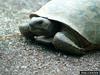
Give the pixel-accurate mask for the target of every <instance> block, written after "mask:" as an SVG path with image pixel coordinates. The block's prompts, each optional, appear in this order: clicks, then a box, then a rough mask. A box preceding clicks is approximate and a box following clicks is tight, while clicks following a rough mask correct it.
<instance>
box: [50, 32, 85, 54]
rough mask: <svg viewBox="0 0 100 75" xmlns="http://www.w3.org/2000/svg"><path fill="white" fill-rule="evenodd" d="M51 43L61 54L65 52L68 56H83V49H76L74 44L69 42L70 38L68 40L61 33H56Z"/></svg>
mask: <svg viewBox="0 0 100 75" xmlns="http://www.w3.org/2000/svg"><path fill="white" fill-rule="evenodd" d="M52 43H53V45H54V46H55V48H57V49H59V50H61V51H63V52H67V53H70V54H76V55H83V54H85V52H84V48H80V47H78V46H77V45H76V44H75V43H74V41H72V40H70V38H68V37H67V36H66V34H65V33H63V32H58V33H56V34H55V36H54V39H53V42H52Z"/></svg>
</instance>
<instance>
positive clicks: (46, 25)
mask: <svg viewBox="0 0 100 75" xmlns="http://www.w3.org/2000/svg"><path fill="white" fill-rule="evenodd" d="M50 25H51V21H50V20H48V19H46V18H42V17H32V18H31V20H30V22H29V30H30V31H31V32H32V33H34V34H36V35H37V36H40V35H49V34H50Z"/></svg>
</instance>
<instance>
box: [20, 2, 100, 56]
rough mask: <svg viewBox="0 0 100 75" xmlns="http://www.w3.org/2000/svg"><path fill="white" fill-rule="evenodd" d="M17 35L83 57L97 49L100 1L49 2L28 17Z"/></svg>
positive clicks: (99, 39) (99, 33)
mask: <svg viewBox="0 0 100 75" xmlns="http://www.w3.org/2000/svg"><path fill="white" fill-rule="evenodd" d="M19 30H20V32H21V33H22V34H23V35H24V36H25V37H29V38H34V39H35V40H37V41H42V42H43V43H52V44H53V45H54V47H55V48H57V49H58V50H61V51H64V52H68V53H72V54H85V53H87V52H89V51H93V50H99V49H100V0H63V1H61V0H51V1H49V2H48V3H47V4H46V5H44V6H43V7H42V8H40V9H39V10H38V11H36V12H33V13H32V14H30V22H29V23H28V24H27V25H24V26H19Z"/></svg>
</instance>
